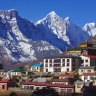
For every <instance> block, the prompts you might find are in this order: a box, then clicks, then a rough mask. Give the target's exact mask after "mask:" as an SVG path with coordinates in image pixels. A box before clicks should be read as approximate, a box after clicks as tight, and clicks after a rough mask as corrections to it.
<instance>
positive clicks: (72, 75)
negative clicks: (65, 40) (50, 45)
mask: <svg viewBox="0 0 96 96" xmlns="http://www.w3.org/2000/svg"><path fill="white" fill-rule="evenodd" d="M29 72H34V73H35V72H37V73H39V72H42V73H52V76H51V79H49V81H48V80H47V79H46V80H45V78H47V77H39V79H36V78H35V79H33V80H31V81H25V82H22V88H23V89H31V90H32V91H34V90H39V89H42V88H44V87H51V88H54V89H55V90H56V92H58V93H82V90H81V89H82V88H83V87H84V86H90V84H91V85H93V86H96V48H94V47H93V45H92V44H89V43H88V42H84V43H82V44H80V46H78V47H73V48H71V49H67V50H66V52H65V53H64V54H63V56H54V57H46V58H44V59H43V63H41V64H35V65H32V66H30V68H29V69H28V70H26V69H24V68H21V69H17V70H9V71H6V72H0V74H1V76H2V77H4V76H6V78H7V79H2V80H1V81H0V89H8V87H11V86H15V82H14V81H12V80H11V79H9V78H12V77H13V76H17V77H22V73H25V74H26V75H28V73H29ZM54 73H60V74H59V75H58V76H57V77H54ZM77 77H78V78H77Z"/></svg>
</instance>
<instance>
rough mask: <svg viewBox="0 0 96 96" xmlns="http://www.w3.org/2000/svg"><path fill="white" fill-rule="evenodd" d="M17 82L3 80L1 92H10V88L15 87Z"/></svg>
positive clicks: (0, 85) (0, 82) (0, 83)
mask: <svg viewBox="0 0 96 96" xmlns="http://www.w3.org/2000/svg"><path fill="white" fill-rule="evenodd" d="M15 86H16V83H15V81H13V80H11V79H2V80H1V81H0V90H8V88H9V87H15Z"/></svg>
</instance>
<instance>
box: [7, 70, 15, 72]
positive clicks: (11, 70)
mask: <svg viewBox="0 0 96 96" xmlns="http://www.w3.org/2000/svg"><path fill="white" fill-rule="evenodd" d="M12 71H13V70H7V71H5V72H12Z"/></svg>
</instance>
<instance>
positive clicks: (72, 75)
mask: <svg viewBox="0 0 96 96" xmlns="http://www.w3.org/2000/svg"><path fill="white" fill-rule="evenodd" d="M60 76H72V77H74V76H75V74H61V75H60Z"/></svg>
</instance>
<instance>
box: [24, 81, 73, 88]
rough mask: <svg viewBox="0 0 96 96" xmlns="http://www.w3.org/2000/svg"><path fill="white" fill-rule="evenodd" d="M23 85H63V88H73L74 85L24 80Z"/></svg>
mask: <svg viewBox="0 0 96 96" xmlns="http://www.w3.org/2000/svg"><path fill="white" fill-rule="evenodd" d="M23 85H36V86H49V87H61V88H66V87H67V88H69V87H70V88H72V87H74V85H63V84H50V83H37V82H23Z"/></svg>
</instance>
